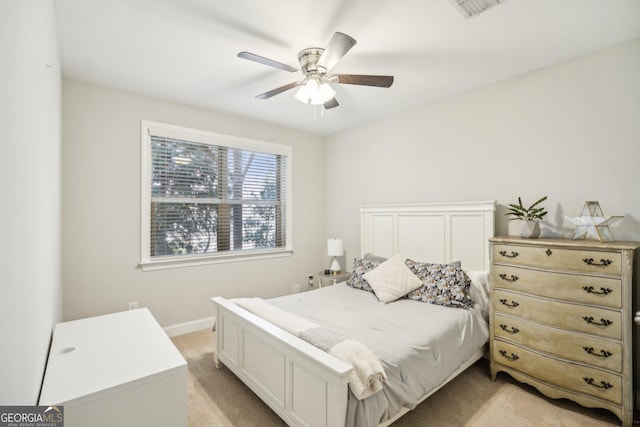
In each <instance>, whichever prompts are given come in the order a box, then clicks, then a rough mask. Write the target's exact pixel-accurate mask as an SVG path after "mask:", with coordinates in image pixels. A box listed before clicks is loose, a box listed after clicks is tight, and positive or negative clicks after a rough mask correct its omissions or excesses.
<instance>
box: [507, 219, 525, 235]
mask: <svg viewBox="0 0 640 427" xmlns="http://www.w3.org/2000/svg"><path fill="white" fill-rule="evenodd" d="M521 232H522V221H520V220H519V219H513V220H509V221H508V222H507V234H508V235H509V236H520V233H521Z"/></svg>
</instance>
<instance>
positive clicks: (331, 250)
mask: <svg viewBox="0 0 640 427" xmlns="http://www.w3.org/2000/svg"><path fill="white" fill-rule="evenodd" d="M342 254H344V247H343V246H342V239H329V240H327V255H329V256H342Z"/></svg>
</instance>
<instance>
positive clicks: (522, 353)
mask: <svg viewBox="0 0 640 427" xmlns="http://www.w3.org/2000/svg"><path fill="white" fill-rule="evenodd" d="M491 355H492V357H493V360H495V361H496V362H498V363H501V364H503V365H506V366H509V367H511V368H513V369H517V370H519V371H521V372H523V373H525V374H527V375H530V376H532V377H534V378H538V379H540V380H542V381H546V382H548V383H550V384H555V385H557V386H560V387H564V388H566V389H569V390H573V391H577V392H580V393H585V394H588V395H591V396H596V397H599V398H600V399H605V400H608V401H610V402H613V403H616V404H621V403H622V379H621V377H620V376H619V375H615V374H612V373H610V372H605V371H602V370H599V369H596V368H590V367H588V366H583V365H579V364H576V363H570V362H567V361H564V360H559V359H555V358H552V357H546V356H544V355H541V354H539V353H536V352H533V351H529V350H526V349H524V348H522V347H519V346H516V345H512V344H509V343H506V342H503V341H500V340H496V341H494V342H493V350H492V354H491Z"/></svg>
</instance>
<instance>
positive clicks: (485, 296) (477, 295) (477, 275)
mask: <svg viewBox="0 0 640 427" xmlns="http://www.w3.org/2000/svg"><path fill="white" fill-rule="evenodd" d="M465 273H467V276H468V277H469V279H471V286H470V287H469V296H470V297H471V300H472V301H473V302H475V303H477V304H479V305H480V309H481V310H482V315H483V316H484V318H485V320H487V321H488V320H489V293H490V287H491V285H490V284H489V273H487V272H486V271H465Z"/></svg>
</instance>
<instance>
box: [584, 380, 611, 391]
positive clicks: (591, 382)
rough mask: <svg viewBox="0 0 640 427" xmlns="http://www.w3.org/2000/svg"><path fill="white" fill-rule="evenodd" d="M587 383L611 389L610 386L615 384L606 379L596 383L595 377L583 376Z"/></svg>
mask: <svg viewBox="0 0 640 427" xmlns="http://www.w3.org/2000/svg"><path fill="white" fill-rule="evenodd" d="M582 379H583V380H584V381H585V382H586V383H587V384H589V385H592V386H594V387H598V388H603V389H605V390H609V389H610V388H613V386H612V385H611V384H609V383H607V382H604V381H600V385H598V384H596V383H595V380H594V379H593V378H590V377H584V378H582Z"/></svg>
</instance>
